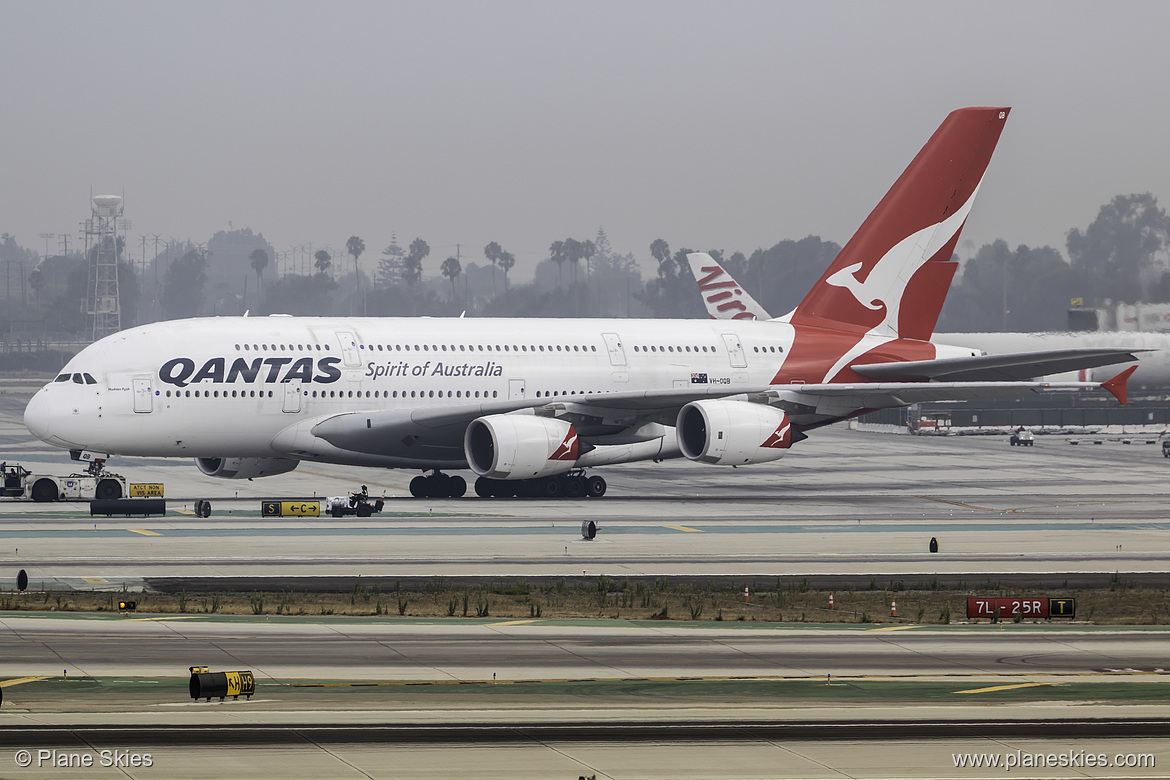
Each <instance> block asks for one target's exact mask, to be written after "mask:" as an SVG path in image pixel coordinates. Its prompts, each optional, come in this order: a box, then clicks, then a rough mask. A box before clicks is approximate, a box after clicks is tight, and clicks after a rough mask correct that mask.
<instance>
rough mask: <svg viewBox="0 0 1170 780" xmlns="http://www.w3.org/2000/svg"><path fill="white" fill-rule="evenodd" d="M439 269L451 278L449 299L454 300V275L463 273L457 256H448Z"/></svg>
mask: <svg viewBox="0 0 1170 780" xmlns="http://www.w3.org/2000/svg"><path fill="white" fill-rule="evenodd" d="M439 270H440V271H442V272H443V276H445V277H447V278H448V279H450V280H451V300H455V277H457V276H459V274H461V273H463V266H462V265H460V264H459V259H458V258H455V257H448V258H447V259H446V260H444V261H443V265H442V266H441V267H440V268H439Z"/></svg>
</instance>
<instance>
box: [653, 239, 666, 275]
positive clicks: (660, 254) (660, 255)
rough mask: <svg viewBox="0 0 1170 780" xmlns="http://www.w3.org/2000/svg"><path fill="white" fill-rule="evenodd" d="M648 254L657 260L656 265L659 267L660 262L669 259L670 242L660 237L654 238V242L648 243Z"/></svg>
mask: <svg viewBox="0 0 1170 780" xmlns="http://www.w3.org/2000/svg"><path fill="white" fill-rule="evenodd" d="M650 256H651V257H653V258H654V259H655V260H657V261H658V267H659V268H660V269H661V268H662V264H663V263H665V262H666V261H667V260H669V259H670V244H668V243H666V242H665V241H663V240H662V239H661V238H656V239H654V242H653V243H651V244H650ZM659 273H661V271H659Z"/></svg>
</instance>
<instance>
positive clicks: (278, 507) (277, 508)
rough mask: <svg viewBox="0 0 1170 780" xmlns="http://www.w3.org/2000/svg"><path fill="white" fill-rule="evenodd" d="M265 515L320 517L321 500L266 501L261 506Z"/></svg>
mask: <svg viewBox="0 0 1170 780" xmlns="http://www.w3.org/2000/svg"><path fill="white" fill-rule="evenodd" d="M260 509H261V511H260V514H261V516H263V517H296V516H300V517H320V516H321V502H320V501H265V502H264V504H263V506H261V508H260Z"/></svg>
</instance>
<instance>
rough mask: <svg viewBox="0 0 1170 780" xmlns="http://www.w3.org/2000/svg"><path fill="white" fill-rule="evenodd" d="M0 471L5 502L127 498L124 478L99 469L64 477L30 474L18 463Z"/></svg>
mask: <svg viewBox="0 0 1170 780" xmlns="http://www.w3.org/2000/svg"><path fill="white" fill-rule="evenodd" d="M0 470H2V471H3V473H4V487H3V492H0V495H3V496H5V497H7V498H31V499H32V500H33V501H37V502H45V501H88V500H89V499H91V498H101V499H109V498H122V496H125V495H126V494H127V487H126V478H125V477H123V476H122V475H121V474H112V473H110V472H106V471H102V470H101V468H100V467H98V468H96V469H95V468H93V467H91V468H90V470H89V471H88V472H87V473H85V474H70V475H69V476H66V477H62V476H57V475H55V474H34V473H32V472H31V471H29V470H28V469H26V468H25V467H24V466H21V465H20V464H19V463H13V464H11V465H9V464H7V463H5V464H3V465H2V466H0Z"/></svg>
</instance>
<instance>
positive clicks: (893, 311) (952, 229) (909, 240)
mask: <svg viewBox="0 0 1170 780" xmlns="http://www.w3.org/2000/svg"><path fill="white" fill-rule="evenodd" d="M977 194H979V186H978V185H976V187H975V189H974V190H972V191H971V194H970V196H968V198H967V201H966V203H964V204H963V205H962V206H960V207H959V208H958V209H957V210H956V211H955V212H954V213H953V214H951V215H950V216H948V217H947V218H946V219H944V220H942V221H941V222H936V223H934V224H933V225H928V226H926V227H924V228H922V229H921V230H918V231H916V232H914V233H911V234H910V235H908V236H906V237H905V238H903V239H902V240H901V241H899V242H898V243H897V244H894V246H892V247H890V250H889V251H888V252H886V253H885V254H884V255H882V256H881V258H880V259H879V260H878V261H877V262H876V263H874V265H873V268H871V269H870V271H869V275H868V276H866V277H865V281H864V282H863V281H861V280H860V279H858V278H857V276H856V275H855V274H856V273H857V272H858V271H860V270H861V268H862V265H863V264H862V263H853V264H852V265H849V266H846V267H845V268H842V269H840V270H839V271H836V272H834V273H833V274H832V276H830V277H829V278H827V279H825V283H826V284H830V285H832V286H833V287H841V288H843V289H846V290H848V291H849V293H850V294H851V295H852V296H853V297H854V298H855V299H856V300H857V302H858V303H860V304H861V305H862V306H864V307H865V308H867V309H869V310H870V311H878V310H879V309H880V308H882V306H885V307H886V316H885V318H884V319H883V321H882V323H881V324H880V325H878V326H877V327H876V328H874V329H873V330H872V331H871V332H873V333H883V332H885V333H890V334H893V335H897V333H896V328H895V325H896V323H897V322H898V313H899V310H900V309H901V306H902V296H903V295H904V294H905V292H906V285H907V284H908V283H909V281H910V279H911V278H913V276H914V274H916V273H917V272H918V269H919V268H921V267H922V266H923V265H925V264H926V262H927V261H928V260H930V258H931V257H933V256H934V254H935V253H936V252H938V251H939V250H940V249H942V248H943V247H944V246H945V245H946V243H947V242H948V241H950V240H951V237H953V236H954V235H955V233H957V232H958V231H959V229H960V228H962V227H963V222H965V221H966V219H967V215H968V214H969V213H971V206H972V205H974V203H975V196H976V195H977Z"/></svg>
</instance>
